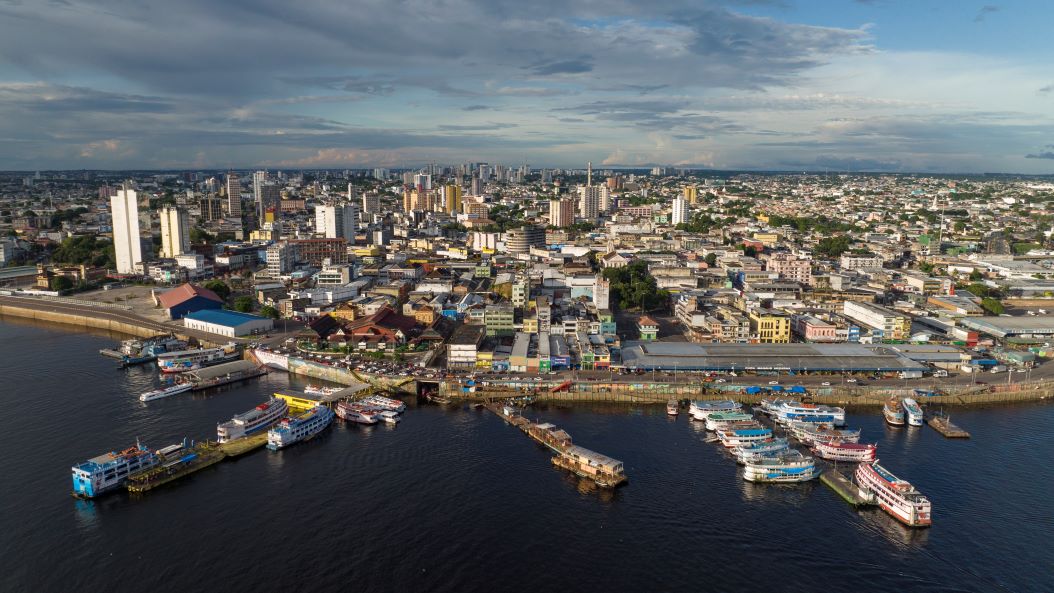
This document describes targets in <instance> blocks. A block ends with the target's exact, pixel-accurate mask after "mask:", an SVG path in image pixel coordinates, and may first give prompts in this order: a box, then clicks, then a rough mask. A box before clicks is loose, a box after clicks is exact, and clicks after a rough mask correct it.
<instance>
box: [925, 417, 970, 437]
mask: <svg viewBox="0 0 1054 593" xmlns="http://www.w3.org/2000/svg"><path fill="white" fill-rule="evenodd" d="M926 424H929V425H930V427H932V428H933V430H936V431H937V432H939V433H941V434H942V435H944V436H945V437H946V438H949V439H968V438H970V433H968V432H966V431H965V430H963V429H961V428H959V427H958V426H956V425H954V424H952V421H951V419H950V418H949V417H948V416H946V415H943V414H934V415H932V416H930V417H929V418H927V419H926Z"/></svg>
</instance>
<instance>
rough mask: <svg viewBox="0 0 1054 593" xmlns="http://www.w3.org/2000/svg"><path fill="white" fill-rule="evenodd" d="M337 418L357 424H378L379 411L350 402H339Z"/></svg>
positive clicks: (336, 408)
mask: <svg viewBox="0 0 1054 593" xmlns="http://www.w3.org/2000/svg"><path fill="white" fill-rule="evenodd" d="M335 410H336V412H337V418H340V419H341V420H347V421H348V422H355V423H357V424H377V421H378V420H379V418H378V411H377V410H374V409H371V408H367V407H365V406H361V405H359V404H354V403H349V402H337V405H336V407H335Z"/></svg>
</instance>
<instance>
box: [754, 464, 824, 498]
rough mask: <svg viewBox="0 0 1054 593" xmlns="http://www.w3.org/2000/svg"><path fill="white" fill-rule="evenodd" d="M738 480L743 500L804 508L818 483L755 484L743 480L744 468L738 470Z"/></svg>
mask: <svg viewBox="0 0 1054 593" xmlns="http://www.w3.org/2000/svg"><path fill="white" fill-rule="evenodd" d="M736 479H737V480H739V483H740V491H741V492H742V494H743V500H746V501H748V502H753V503H759V502H764V503H782V504H790V505H792V506H796V507H800V506H804V505H805V503H806V502H807V501H808V500H809V496H810V494H811V493H812V491H813V490H814V489H815V488H816V482H815V481H813V482H804V483H800V484H755V483H754V482H748V481H746V480H744V479H743V468H741V467H737V468H736Z"/></svg>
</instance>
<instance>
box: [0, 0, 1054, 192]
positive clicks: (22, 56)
mask: <svg viewBox="0 0 1054 593" xmlns="http://www.w3.org/2000/svg"><path fill="white" fill-rule="evenodd" d="M995 1H997V2H999V3H998V4H982V3H970V2H967V1H954V2H952V1H947V0H910V1H909V0H903V1H902V0H839V1H834V0H829V1H822V2H821V1H819V0H809V1H806V0H782V1H779V0H774V1H771V2H766V1H762V0H753V1H751V0H739V1H727V2H719V1H714V2H711V1H708V0H689V1H675V0H649V1H647V2H642V1H639V0H636V1H635V0H529V1H524V0H344V1H338V0H298V1H296V2H290V1H289V0H178V1H173V0H164V1H162V0H91V1H82V0H0V169H53V168H131V167H143V168H181V167H203V168H204V167H210V168H211V167H217V168H219V167H255V166H271V167H329V166H334V167H362V166H387V167H399V166H413V165H418V164H421V163H424V162H428V161H431V160H435V161H438V162H460V161H491V162H505V163H509V164H518V163H522V162H524V161H526V162H529V163H530V164H532V165H534V166H581V165H583V164H584V162H585V161H587V160H592V161H593V163H594V165H597V164H601V163H603V164H608V165H628V166H633V165H645V164H652V163H659V164H671V165H685V166H699V167H714V168H736V169H739V168H746V169H785V170H798V169H800V170H831V171H838V170H884V171H949V172H984V171H1005V172H1024V173H1054V42H1052V41H1051V35H1050V32H1049V28H1050V24H1051V22H1054V7H1052V5H1051V4H1050V3H1049V2H1046V1H1044V0H1033V1H1016V2H1015V1H1002V0H995Z"/></svg>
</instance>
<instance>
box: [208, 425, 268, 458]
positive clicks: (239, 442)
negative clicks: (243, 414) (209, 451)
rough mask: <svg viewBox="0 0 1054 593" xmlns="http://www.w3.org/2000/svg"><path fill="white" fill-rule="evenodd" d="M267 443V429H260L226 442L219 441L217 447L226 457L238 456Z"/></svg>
mask: <svg viewBox="0 0 1054 593" xmlns="http://www.w3.org/2000/svg"><path fill="white" fill-rule="evenodd" d="M266 444H267V431H266V430H261V431H260V432H257V433H256V434H251V435H249V436H247V437H241V438H240V439H234V440H233V441H229V442H226V443H220V445H219V448H220V450H221V451H223V453H224V454H225V455H226V456H227V457H238V456H240V455H245V454H246V453H248V452H250V451H255V450H256V449H259V448H260V447H263V446H264V445H266Z"/></svg>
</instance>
